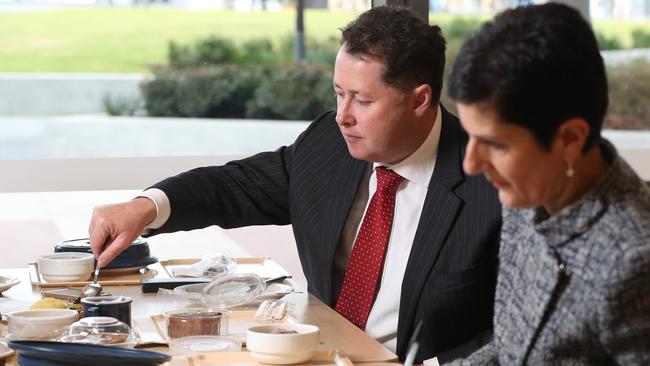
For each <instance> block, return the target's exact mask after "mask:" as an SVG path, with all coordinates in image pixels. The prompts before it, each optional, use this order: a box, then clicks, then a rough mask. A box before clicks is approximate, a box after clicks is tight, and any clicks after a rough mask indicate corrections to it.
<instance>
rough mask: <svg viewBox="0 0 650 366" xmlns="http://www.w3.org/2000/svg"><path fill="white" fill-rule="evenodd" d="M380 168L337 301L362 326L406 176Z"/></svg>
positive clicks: (368, 311) (340, 310)
mask: <svg viewBox="0 0 650 366" xmlns="http://www.w3.org/2000/svg"><path fill="white" fill-rule="evenodd" d="M376 172H377V191H376V192H375V194H374V195H373V196H372V199H371V200H370V204H369V205H368V209H367V210H366V215H365V216H364V217H363V222H362V223H361V229H359V233H358V234H357V239H356V241H355V242H354V247H353V248H352V254H350V259H349V261H348V268H347V270H346V271H345V277H344V278H343V287H342V288H341V294H340V295H339V299H338V301H337V302H336V311H337V312H338V313H339V314H341V315H343V316H344V317H345V318H346V319H348V320H349V321H351V322H352V323H354V324H355V325H356V326H357V327H359V328H361V329H365V328H366V321H367V320H368V315H369V314H370V309H372V303H373V300H374V299H375V293H376V292H377V283H378V282H379V274H380V273H381V269H382V266H383V264H384V256H385V254H386V247H387V246H388V239H389V238H390V231H391V227H392V225H393V212H394V211H395V192H396V191H397V187H399V185H400V183H401V182H402V181H403V180H404V178H402V177H401V176H400V175H399V174H397V173H395V172H394V171H392V170H387V169H386V168H384V167H379V168H377V170H376Z"/></svg>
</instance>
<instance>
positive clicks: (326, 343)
mask: <svg viewBox="0 0 650 366" xmlns="http://www.w3.org/2000/svg"><path fill="white" fill-rule="evenodd" d="M0 276H6V277H7V276H8V277H16V278H18V279H19V280H20V281H21V282H20V283H19V284H18V285H16V286H14V287H12V288H10V289H9V290H6V291H5V292H4V293H2V295H0V312H1V313H7V312H11V311H17V310H27V309H29V306H30V305H31V304H32V303H34V302H36V301H38V300H39V299H41V298H42V294H41V291H43V289H42V288H39V287H38V286H36V285H33V284H32V281H31V279H30V275H29V271H28V269H27V268H0ZM105 291H107V292H109V293H111V294H112V295H123V296H128V297H131V298H132V299H133V302H132V306H131V314H132V324H133V327H134V328H137V330H138V332H139V335H140V338H141V343H140V344H138V346H137V348H141V349H146V350H153V351H158V352H163V353H167V354H170V355H171V356H172V359H171V361H169V362H168V363H167V365H169V366H194V365H204V364H205V365H209V364H215V365H220V364H227V362H226V360H227V359H229V358H230V359H233V360H236V359H241V360H249V359H250V356H249V354H247V353H246V352H247V350H246V348H245V347H242V351H241V354H234V355H233V354H232V353H218V352H216V353H211V354H209V355H207V356H205V357H203V358H196V356H182V355H177V354H173V353H172V352H171V351H170V349H169V348H168V346H167V345H166V344H165V343H166V342H163V341H162V339H161V338H159V337H160V336H159V334H158V333H159V331H157V329H156V326H157V325H156V324H155V321H154V318H155V316H156V315H157V314H161V313H162V312H164V311H167V310H172V309H174V308H177V307H178V304H177V301H178V299H176V298H174V297H173V296H165V295H162V294H161V293H143V292H142V290H141V287H140V286H137V285H128V286H125V285H120V286H105ZM283 300H285V301H286V302H287V304H288V308H289V313H290V316H291V317H292V319H293V320H294V321H295V322H297V323H304V324H313V325H316V326H318V327H319V329H320V348H319V350H318V354H320V355H323V354H325V355H327V354H334V353H335V352H338V353H339V354H341V355H345V356H347V358H348V359H349V360H350V361H351V362H352V363H353V364H355V365H357V364H359V365H363V366H395V365H398V364H399V363H398V361H397V356H396V355H395V354H394V353H393V352H391V351H390V350H389V349H387V348H386V347H384V346H383V345H382V344H381V343H379V342H378V341H377V340H375V339H374V338H372V337H370V336H369V335H367V334H366V333H365V332H364V331H362V330H361V329H359V328H358V327H356V326H355V325H354V324H352V323H351V322H349V321H348V320H347V319H345V318H344V317H343V316H341V315H340V314H338V313H337V312H336V311H334V310H333V309H332V308H330V307H329V306H327V305H326V304H324V303H323V302H321V301H320V300H319V299H318V298H316V297H315V296H313V295H312V294H310V293H308V292H307V291H306V290H305V289H301V288H295V286H294V292H293V293H290V294H288V295H286V296H284V297H283ZM4 324H5V326H6V322H4ZM156 337H158V338H156ZM197 360H203V361H206V360H207V361H210V360H212V363H210V362H207V361H206V362H203V363H201V362H197ZM241 360H240V361H237V362H233V363H237V364H238V365H239V364H241V365H247V364H248V363H246V362H243V361H241ZM5 361H6V365H17V364H18V363H17V357H16V354H15V353H14V355H12V356H10V357H9V358H7V359H6V360H5ZM220 362H221V363H220ZM224 362H225V363H224ZM248 362H251V361H248ZM1 363H2V361H0V364H1ZM250 364H252V365H257V363H256V362H255V361H252V363H250ZM306 364H307V365H310V364H314V365H315V364H318V365H321V364H322V365H327V364H335V363H331V362H329V361H328V362H320V361H312V362H311V363H306Z"/></svg>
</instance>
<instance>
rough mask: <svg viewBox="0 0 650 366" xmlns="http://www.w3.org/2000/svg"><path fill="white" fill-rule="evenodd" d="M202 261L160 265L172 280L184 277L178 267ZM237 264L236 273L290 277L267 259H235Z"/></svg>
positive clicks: (170, 260) (187, 260) (184, 260)
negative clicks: (177, 269)
mask: <svg viewBox="0 0 650 366" xmlns="http://www.w3.org/2000/svg"><path fill="white" fill-rule="evenodd" d="M200 260H201V259H198V258H190V259H168V260H162V261H160V265H161V266H162V268H163V269H164V270H165V271H166V272H167V275H168V276H169V277H171V278H176V277H184V276H178V275H176V273H175V271H174V270H175V269H176V268H178V267H188V266H190V265H192V264H194V263H196V262H199V261H200ZM235 261H236V262H237V270H236V271H235V273H255V274H256V275H258V276H260V277H262V278H271V277H277V276H289V273H288V272H287V271H286V270H285V269H284V268H282V267H281V266H280V265H279V264H277V263H276V262H275V261H273V260H272V259H270V258H265V257H251V258H235Z"/></svg>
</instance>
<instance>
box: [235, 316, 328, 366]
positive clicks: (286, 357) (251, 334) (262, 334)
mask: <svg viewBox="0 0 650 366" xmlns="http://www.w3.org/2000/svg"><path fill="white" fill-rule="evenodd" d="M319 344H320V341H319V329H318V327H317V326H315V325H309V324H270V325H259V326H254V327H251V328H248V331H247V332H246V348H248V350H249V351H250V352H251V355H252V356H253V357H254V358H255V359H256V360H258V361H260V362H263V363H270V364H278V365H284V364H292V363H301V362H305V361H307V360H309V359H311V358H312V357H313V356H314V353H315V352H316V350H317V349H318V345H319Z"/></svg>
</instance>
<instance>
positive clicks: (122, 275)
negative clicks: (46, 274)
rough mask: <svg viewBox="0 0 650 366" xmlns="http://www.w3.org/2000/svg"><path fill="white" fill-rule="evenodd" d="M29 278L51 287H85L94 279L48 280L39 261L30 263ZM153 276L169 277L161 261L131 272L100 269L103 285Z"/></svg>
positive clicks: (133, 283)
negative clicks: (103, 270)
mask: <svg viewBox="0 0 650 366" xmlns="http://www.w3.org/2000/svg"><path fill="white" fill-rule="evenodd" d="M28 269H29V279H30V281H31V282H32V285H34V286H38V287H40V288H50V287H83V286H85V285H86V284H88V283H90V282H92V281H90V280H89V281H64V282H47V281H45V280H44V279H43V278H42V277H41V274H40V272H39V271H38V263H30V264H29V266H28ZM152 278H169V274H167V271H166V270H165V269H164V268H163V267H162V266H161V265H160V263H154V264H150V265H148V266H147V267H145V268H143V269H139V270H135V269H134V270H131V271H130V272H117V273H116V272H112V273H110V272H109V273H104V274H102V271H99V283H101V284H102V286H128V285H137V286H139V285H140V283H141V282H142V280H145V279H147V280H148V279H152Z"/></svg>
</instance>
